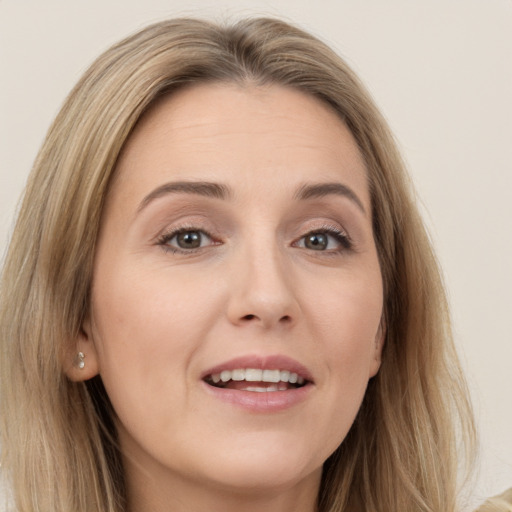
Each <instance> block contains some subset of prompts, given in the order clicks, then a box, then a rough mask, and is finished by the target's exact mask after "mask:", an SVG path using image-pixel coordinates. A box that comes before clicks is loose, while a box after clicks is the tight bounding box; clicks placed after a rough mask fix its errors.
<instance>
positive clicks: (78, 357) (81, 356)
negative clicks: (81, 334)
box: [75, 352, 85, 370]
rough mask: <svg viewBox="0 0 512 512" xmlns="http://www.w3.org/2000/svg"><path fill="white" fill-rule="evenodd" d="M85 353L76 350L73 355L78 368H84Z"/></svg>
mask: <svg viewBox="0 0 512 512" xmlns="http://www.w3.org/2000/svg"><path fill="white" fill-rule="evenodd" d="M84 359H85V354H84V353H83V352H78V354H77V355H76V357H75V365H76V366H77V367H78V368H80V370H83V369H84V368H85V361H84Z"/></svg>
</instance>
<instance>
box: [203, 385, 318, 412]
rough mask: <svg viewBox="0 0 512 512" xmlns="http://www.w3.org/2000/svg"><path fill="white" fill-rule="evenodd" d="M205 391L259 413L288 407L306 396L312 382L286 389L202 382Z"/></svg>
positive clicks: (236, 405)
mask: <svg viewBox="0 0 512 512" xmlns="http://www.w3.org/2000/svg"><path fill="white" fill-rule="evenodd" d="M203 386H205V387H206V391H207V392H208V393H210V394H211V395H213V396H214V397H215V398H217V399H219V400H222V401H223V402H226V403H228V404H231V405H234V406H235V407H240V408H242V409H245V410H247V411H251V412H259V413H272V412H279V411H284V410H285V409H289V408H291V407H293V406H295V405H297V404H299V403H301V402H303V401H304V400H306V398H307V397H308V395H309V393H310V391H311V390H312V388H313V385H312V384H306V385H305V386H302V387H300V388H295V389H288V390H286V391H265V392H262V393H258V392H257V391H240V390H235V389H227V388H217V387H215V386H210V385H209V384H207V383H206V382H203Z"/></svg>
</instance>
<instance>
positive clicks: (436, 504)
mask: <svg viewBox="0 0 512 512" xmlns="http://www.w3.org/2000/svg"><path fill="white" fill-rule="evenodd" d="M208 82H231V83H233V82H235V83H239V84H242V85H243V84H247V83H254V84H280V85H282V86H284V87H291V88H294V89H298V90H300V91H302V92H304V93H305V94H308V95H311V96H314V97H316V98H318V99H319V100H320V101H323V102H326V103H328V104H329V105H330V106H331V107H332V108H333V109H335V111H336V112H337V113H338V114H339V116H340V118H341V119H342V120H343V121H344V122H345V123H346V125H347V126H348V127H349V128H350V130H351V132H352V134H353V136H354V138H355V140H356V141H357V143H358V145H359V148H360V150H361V153H362V155H363V157H364V159H365V163H366V168H367V171H368V179H369V185H370V192H371V198H372V211H373V229H374V236H375V240H376V244H377V248H378V252H379V258H380V263H381V269H382V275H383V281H384V289H385V322H386V328H387V335H386V344H385V349H384V353H383V361H382V366H381V369H380V372H379V374H378V375H377V376H376V377H375V378H374V379H372V380H371V381H370V384H369V387H368V390H367V393H366V396H365V399H364V402H363V404H362V407H361V410H360V412H359V414H358V416H357V418H356V421H355V423H354V425H353V427H352V429H351V431H350V432H349V434H348V436H347V438H346V439H345V440H344V441H343V443H342V444H341V445H340V447H339V448H338V449H337V450H336V452H335V453H334V454H333V455H332V456H331V457H330V458H329V459H328V460H327V461H326V463H325V466H324V473H323V480H322V485H321V489H320V495H319V511H320V512H341V511H343V510H353V511H368V512H370V511H372V512H373V511H374V512H392V511H412V510H414V511H423V512H426V511H431V512H433V511H435V512H450V511H454V510H456V507H457V503H456V494H457V483H456V482H457V466H458V459H459V461H460V456H461V453H463V452H464V450H465V448H468V447H469V448H470V447H471V442H472V438H473V434H474V432H473V423H472V419H471V411H470V405H469V403H468V398H467V397H468V394H467V390H466V387H465V384H464V380H463V377H462V374H461V371H460V367H459V364H458V360H457V356H456V353H455V350H454V346H453V342H452V338H451V332H450V319H449V314H448V310H447V305H446V299H445V294H444V288H443V284H442V279H441V277H440V273H439V270H438V265H437V262H436V259H435V256H434V254H433V252H432V249H431V244H430V242H429V238H428V236H427V234H426V232H425V229H424V227H423V224H422V221H421V219H420V217H419V214H418V211H417V208H416V205H415V199H414V194H413V192H412V189H411V186H410V184H409V181H408V177H407V175H406V173H405V171H404V166H403V163H402V161H401V159H400V156H399V154H398V152H397V150H396V146H395V143H394V141H393V138H392V136H391V134H390V132H389V129H388V127H387V125H386V123H385V122H384V120H383V119H382V117H381V115H380V114H379V112H378V110H377V109H376V107H375V106H374V104H373V102H372V100H371V99H370V97H369V95H368V94H367V92H366V91H365V89H364V87H363V86H362V85H361V83H360V82H359V80H358V79H357V77H356V76H355V75H354V74H353V72H352V71H351V70H350V69H349V68H348V66H347V65H346V63H345V62H344V61H343V60H342V59H340V57H339V56H337V55H336V54H335V53H333V52H332V51H331V50H330V49H329V48H328V47H327V46H326V45H325V44H323V43H322V42H320V41H319V40H317V39H316V38H314V37H313V36H311V35H309V34H307V33H305V32H303V31H301V30H300V29H297V28H295V27H292V26H290V25H288V24H286V23H284V22H282V21H278V20H274V19H248V20H244V21H240V22H238V23H236V24H234V25H231V26H219V25H216V24H213V23H210V22H206V21H200V20H193V19H177V20H170V21H165V22H161V23H157V24H155V25H152V26H150V27H148V28H146V29H144V30H142V31H141V32H139V33H137V34H135V35H133V36H131V37H129V38H127V39H125V40H124V41H122V42H120V43H118V44H117V45H115V46H113V47H112V48H111V49H109V50H108V51H107V52H105V53H104V54H103V55H102V56H100V57H99V58H98V60H97V61H96V62H95V63H94V64H93V65H92V66H91V67H90V69H89V70H88V71H87V72H86V73H85V75H84V76H83V77H82V79H81V80H80V81H79V83H78V84H77V85H76V87H75V88H74V90H73V91H72V92H71V94H70V95H69V97H68V98H67V100H66V102H65V104H64V106H63V107H62V109H61V111H60V113H59V114H58V116H57V118H56V120H55V121H54V123H53V125H52V127H51V128H50V130H49V132H48V135H47V137H46V140H45V142H44V144H43V146H42V148H41V150H40V153H39V155H38V157H37V160H36V162H35V165H34V169H33V171H32V174H31V176H30V178H29V181H28V184H27V187H26V191H25V195H24V199H23V202H22V205H21V209H20V212H19V217H18V220H17V224H16V227H15V230H14V234H13V237H12V241H11V244H10V248H9V252H8V255H7V258H6V263H5V266H4V269H3V275H2V281H1V288H0V294H1V295H0V308H1V310H0V341H1V363H0V364H1V366H0V373H1V388H0V391H1V402H0V407H1V409H0V416H1V420H0V421H1V424H0V425H1V435H2V438H1V443H2V461H3V466H4V469H5V471H6V472H7V473H8V475H10V477H11V484H12V488H13V494H14V498H15V502H16V506H17V510H18V511H20V512H21V511H30V512H32V511H35V510H41V511H50V510H51V511H52V512H70V511H73V512H85V511H92V510H94V511H97V510H101V511H105V512H107V511H108V512H120V511H122V510H123V509H124V507H125V489H124V483H123V470H122V466H121V463H120V458H119V453H118V450H117V447H116V434H115V429H114V428H113V424H112V415H113V414H114V413H113V411H112V410H111V408H110V404H109V401H108V397H106V394H105V391H104V389H103V388H102V385H101V380H100V379H99V377H97V378H95V379H93V380H92V381H89V382H88V383H73V382H70V381H69V380H68V379H67V378H66V376H65V374H64V371H63V363H62V361H63V357H64V356H63V354H65V353H66V351H69V346H70V344H72V343H74V340H75V339H76V338H77V334H78V333H79V331H80V328H81V325H82V322H83V319H84V318H85V317H86V315H87V313H88V307H89V293H90V284H91V279H92V263H93V258H94V253H95V243H96V239H97V234H98V229H99V225H100V219H101V214H102V209H103V204H104V202H105V197H106V194H107V193H108V190H109V183H110V181H111V179H112V175H113V173H114V170H115V167H116V160H117V158H118V156H119V154H120V151H121V149H122V147H123V144H124V143H125V141H126V139H127V138H128V137H129V135H130V133H131V132H132V130H133V128H134V126H135V125H136V123H137V121H138V119H139V118H140V117H141V115H142V114H143V113H144V112H145V111H147V109H148V108H149V106H151V105H152V104H153V103H154V102H155V101H156V100H157V99H158V98H159V97H161V96H163V95H165V94H171V93H172V91H174V90H177V89H178V88H182V87H187V86H188V85H190V84H195V83H208ZM460 450H463V451H462V452H461V451H460ZM468 453H469V451H468Z"/></svg>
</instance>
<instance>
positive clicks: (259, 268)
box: [227, 245, 300, 329]
mask: <svg viewBox="0 0 512 512" xmlns="http://www.w3.org/2000/svg"><path fill="white" fill-rule="evenodd" d="M231 275H232V278H231V283H230V297H229V301H228V306H227V315H228V318H229V320H230V322H231V323H233V324H235V325H255V326H256V325H257V326H260V327H262V328H265V329H270V328H273V327H277V326H285V325H292V324H293V323H295V322H296V320H297V318H298V317H299V313H300V307H299V302H298V300H297V296H296V290H295V287H294V285H295V283H294V279H293V275H292V270H291V267H290V263H289V262H287V261H286V259H285V258H284V257H283V255H281V254H279V251H278V250H277V249H274V250H269V248H268V245H267V246H266V247H265V248H263V247H259V248H253V249H252V250H251V249H250V248H248V249H247V250H246V251H243V252H242V254H240V255H239V256H238V261H237V262H236V263H235V265H234V268H233V272H232V274H231Z"/></svg>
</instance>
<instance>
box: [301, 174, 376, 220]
mask: <svg viewBox="0 0 512 512" xmlns="http://www.w3.org/2000/svg"><path fill="white" fill-rule="evenodd" d="M329 195H337V196H342V197H346V198H348V199H350V200H351V201H352V202H353V203H355V204H356V205H357V206H358V207H359V209H360V210H361V211H362V212H363V213H364V214H365V215H366V210H365V209H364V206H363V203H362V201H361V200H360V199H359V197H357V195H356V193H355V192H354V191H353V190H352V189H351V188H350V187H347V186H346V185H343V184H342V183H336V182H334V183H317V184H316V183H315V184H311V185H308V184H306V185H303V186H302V187H300V188H299V189H298V190H297V192H296V193H295V196H294V197H295V198H296V199H301V200H304V199H318V198H322V197H325V196H329Z"/></svg>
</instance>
